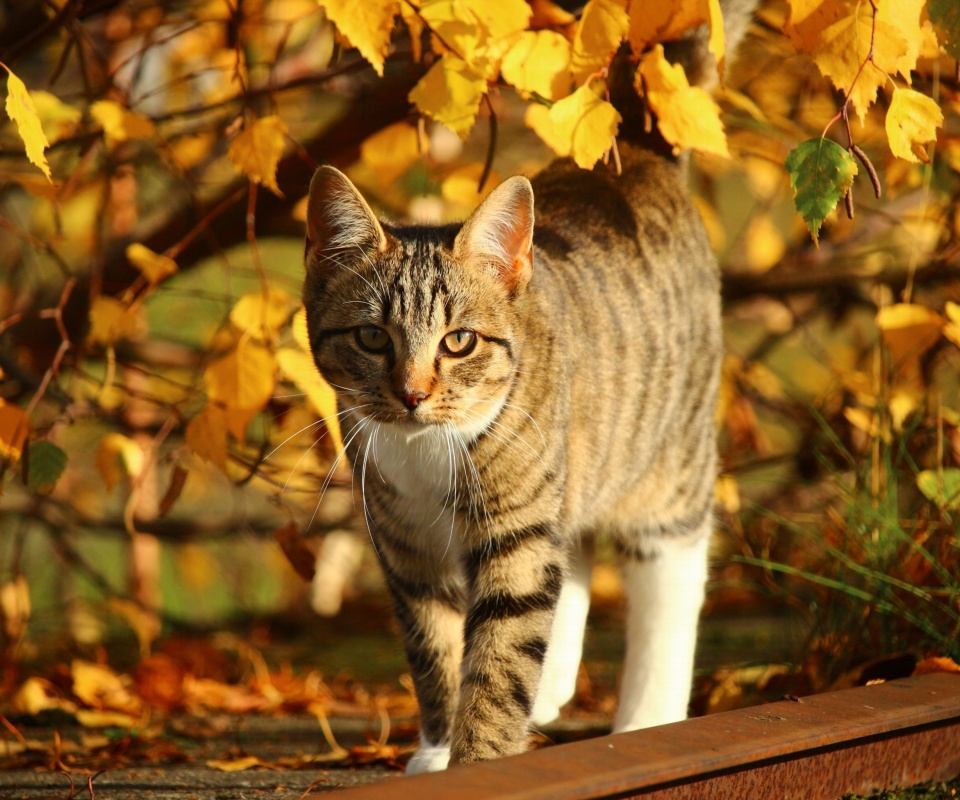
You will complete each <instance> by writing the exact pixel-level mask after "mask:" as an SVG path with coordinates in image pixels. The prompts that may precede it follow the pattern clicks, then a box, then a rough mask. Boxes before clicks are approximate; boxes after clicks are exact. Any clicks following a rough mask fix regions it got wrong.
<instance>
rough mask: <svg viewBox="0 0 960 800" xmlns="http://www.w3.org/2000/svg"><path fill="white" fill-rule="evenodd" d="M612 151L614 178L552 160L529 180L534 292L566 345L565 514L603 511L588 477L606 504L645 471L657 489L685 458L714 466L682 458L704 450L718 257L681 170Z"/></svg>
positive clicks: (713, 369) (653, 158) (660, 160)
mask: <svg viewBox="0 0 960 800" xmlns="http://www.w3.org/2000/svg"><path fill="white" fill-rule="evenodd" d="M620 155H621V163H622V172H621V174H619V175H618V174H616V172H615V171H614V170H613V169H612V168H611V167H609V166H608V167H603V166H601V167H598V168H597V169H595V170H593V171H590V172H588V171H585V170H581V169H579V168H577V167H576V165H575V164H573V163H571V162H569V161H559V162H555V163H554V164H553V165H551V166H550V167H548V168H547V169H546V170H544V171H543V172H542V173H541V174H540V175H539V176H537V178H536V179H535V180H534V181H533V188H534V196H535V198H536V209H537V219H536V226H535V229H534V246H535V254H536V263H535V267H534V275H535V278H534V284H535V286H534V287H533V288H534V290H535V292H537V293H538V294H539V300H540V309H541V311H542V314H543V315H544V316H545V317H547V318H548V319H549V321H550V323H549V324H550V326H551V327H552V329H553V330H555V331H559V332H561V336H562V337H563V340H564V342H565V349H566V358H565V359H564V361H565V365H566V374H565V376H564V381H563V382H564V385H565V386H566V387H568V391H569V392H570V396H571V402H570V403H569V405H568V406H567V407H568V416H567V431H566V439H567V442H568V462H569V463H570V464H571V465H574V464H575V465H576V467H575V468H573V469H570V470H569V475H570V478H571V481H572V482H573V484H574V485H572V486H571V487H570V490H571V491H570V496H569V498H568V499H569V502H570V504H571V505H570V510H571V512H573V513H574V516H578V515H577V513H576V510H577V508H578V507H580V506H582V507H584V508H586V507H597V506H598V505H600V506H602V505H604V504H603V503H602V502H601V503H599V504H598V503H597V502H596V500H597V499H598V498H597V497H596V492H597V488H596V485H595V484H594V482H593V477H592V476H593V475H595V474H597V473H596V471H595V470H602V471H603V473H604V474H606V475H609V476H613V477H612V478H611V479H610V480H608V481H607V482H606V483H605V484H604V486H603V488H602V490H601V493H609V495H610V498H609V499H610V502H615V500H614V498H615V497H616V496H618V495H619V494H621V492H622V490H624V489H625V488H626V487H627V485H629V486H631V487H634V489H635V488H636V487H637V485H638V483H637V482H638V481H641V482H642V481H643V480H644V478H643V476H650V479H651V486H653V485H657V486H659V487H660V488H661V489H662V488H663V486H664V484H663V483H662V481H661V477H660V476H662V475H664V474H665V473H670V474H672V475H676V477H677V478H678V479H680V480H685V478H684V476H683V475H682V472H683V470H681V469H679V465H681V464H683V463H692V462H693V461H697V462H704V464H703V466H704V467H705V472H709V470H710V468H711V467H710V465H709V464H707V463H706V462H708V461H710V455H709V454H708V453H705V454H701V455H697V456H696V457H694V455H693V453H692V452H691V451H692V450H697V451H699V450H700V449H701V443H702V442H704V441H712V408H713V403H714V402H715V396H716V383H717V374H718V364H719V353H720V349H721V333H720V308H719V275H718V269H717V265H716V259H715V258H714V255H713V253H712V251H711V250H710V247H709V243H708V241H707V237H706V234H705V231H704V228H703V224H702V221H701V219H700V216H699V214H698V212H697V210H696V208H695V206H694V204H693V202H692V201H691V199H690V196H689V194H688V191H687V180H686V173H685V169H684V168H683V166H682V165H680V164H678V163H676V162H675V161H673V160H672V159H669V158H664V157H662V156H660V155H659V154H657V153H654V152H650V151H648V150H645V149H643V148H642V147H637V146H633V145H630V144H629V143H628V144H625V145H623V146H622V147H621V153H620ZM537 275H539V277H540V280H539V283H538V281H537V277H536V276H537ZM585 398H588V399H589V401H588V402H583V401H584V399H585ZM691 426H692V428H695V429H699V428H702V429H703V430H702V432H698V430H693V429H691ZM680 431H683V432H684V434H683V435H678V432H680ZM576 484H580V485H579V486H577V485H576ZM617 484H623V485H622V486H618V485H617ZM631 494H632V495H634V496H636V491H633V490H631ZM644 494H646V493H645V492H644Z"/></svg>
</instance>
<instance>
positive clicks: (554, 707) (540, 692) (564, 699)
mask: <svg viewBox="0 0 960 800" xmlns="http://www.w3.org/2000/svg"><path fill="white" fill-rule="evenodd" d="M572 696H573V693H572V692H571V693H569V697H568V696H567V692H566V691H563V690H559V691H558V687H557V682H556V680H554V676H553V675H544V676H543V678H542V679H541V681H540V686H539V688H538V689H537V698H536V700H534V701H533V711H531V712H530V722H531V723H533V724H534V725H536V726H538V727H539V726H541V725H546V724H547V723H548V722H553V721H554V720H555V719H556V718H557V717H559V716H560V708H561V707H562V706H564V705H566V704H567V703H568V702H569V700H570V698H571V697H572Z"/></svg>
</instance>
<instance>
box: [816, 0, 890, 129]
mask: <svg viewBox="0 0 960 800" xmlns="http://www.w3.org/2000/svg"><path fill="white" fill-rule="evenodd" d="M870 8H871V7H870V4H869V3H862V4H858V5H857V7H856V8H855V10H854V11H853V13H851V14H850V15H849V16H846V17H842V18H841V19H839V20H838V21H837V22H835V23H833V24H832V25H831V26H830V27H828V28H827V29H826V30H824V31H823V32H822V33H821V34H820V36H819V38H818V40H817V44H816V46H815V48H814V51H813V60H814V61H815V62H816V64H817V66H818V67H819V68H820V72H822V73H823V74H824V75H825V76H826V77H827V78H829V79H830V80H831V81H833V85H834V86H836V87H837V88H838V89H840V90H841V91H842V92H844V94H846V95H849V97H850V101H851V102H852V103H853V107H854V109H855V110H856V112H857V115H858V116H859V117H860V121H861V122H863V121H864V118H865V115H866V113H867V109H868V108H869V107H870V106H871V105H872V104H873V102H874V101H875V100H876V99H877V89H878V88H879V87H881V86H882V85H883V84H884V83H886V82H887V81H888V80H889V78H888V75H887V73H892V72H896V70H897V68H898V66H899V65H900V61H901V59H902V58H903V57H904V56H905V55H906V54H907V50H908V47H907V40H906V38H905V37H904V36H903V34H902V33H901V32H900V31H899V30H898V29H897V28H896V27H895V26H894V25H893V24H892V23H890V22H888V21H886V20H883V19H881V18H880V17H879V16H878V18H877V20H876V31H875V33H874V30H873V26H874V20H873V15H872V12H871V10H870ZM871 41H872V42H873V63H872V65H870V66H869V67H868V68H866V69H863V70H862V71H861V69H860V66H861V64H863V62H864V61H865V60H866V58H867V54H868V53H869V52H870V43H871Z"/></svg>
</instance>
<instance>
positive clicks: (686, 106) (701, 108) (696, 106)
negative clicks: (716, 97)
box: [636, 44, 730, 157]
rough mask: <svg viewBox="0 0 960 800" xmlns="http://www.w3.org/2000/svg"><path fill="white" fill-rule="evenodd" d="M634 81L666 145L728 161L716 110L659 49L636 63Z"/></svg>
mask: <svg viewBox="0 0 960 800" xmlns="http://www.w3.org/2000/svg"><path fill="white" fill-rule="evenodd" d="M636 80H637V81H641V80H642V85H643V91H644V93H645V94H646V97H647V101H648V102H649V104H650V108H652V109H653V110H654V111H655V112H656V114H657V127H658V128H659V129H660V133H662V134H663V138H664V139H666V140H667V141H668V142H670V144H672V145H674V147H676V148H679V149H686V148H692V149H694V150H697V151H699V152H703V153H714V154H715V155H720V156H726V157H729V155H730V153H729V151H728V149H727V137H726V134H725V133H724V132H723V123H722V122H721V121H720V108H719V106H717V104H716V103H715V102H714V101H713V99H712V98H711V97H710V95H709V94H708V93H707V92H706V91H704V90H703V89H701V88H700V87H699V86H691V85H690V84H689V82H688V81H687V76H686V74H685V73H684V71H683V67H681V66H680V65H679V64H670V63H669V62H668V61H667V59H666V58H665V57H664V54H663V46H662V45H659V44H658V45H656V47H654V48H653V50H652V51H650V52H649V53H647V55H645V56H644V57H643V59H642V60H641V61H640V68H639V69H638V70H637V77H636Z"/></svg>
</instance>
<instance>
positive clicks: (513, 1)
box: [461, 0, 533, 39]
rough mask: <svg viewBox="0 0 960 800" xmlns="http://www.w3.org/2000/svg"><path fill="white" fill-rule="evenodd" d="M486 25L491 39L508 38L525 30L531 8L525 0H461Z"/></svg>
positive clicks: (530, 14)
mask: <svg viewBox="0 0 960 800" xmlns="http://www.w3.org/2000/svg"><path fill="white" fill-rule="evenodd" d="M461 2H462V3H463V4H464V5H465V6H466V7H467V8H469V9H470V10H471V11H472V12H473V13H474V14H475V15H476V17H477V18H478V19H479V20H480V21H481V22H482V23H483V25H484V26H485V27H486V29H487V32H488V33H489V35H490V37H491V38H492V39H509V38H510V37H511V36H516V35H517V34H518V33H520V32H521V31H524V30H526V28H527V25H528V24H529V22H530V17H531V16H532V15H533V9H531V8H530V6H529V5H528V4H527V2H526V0H461Z"/></svg>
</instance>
